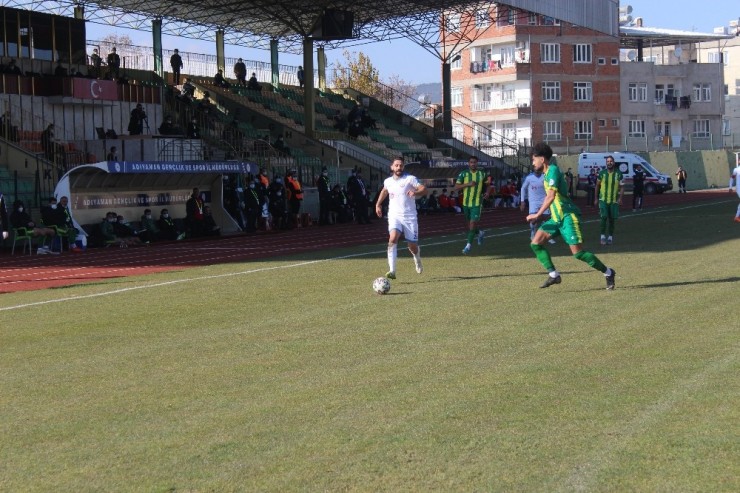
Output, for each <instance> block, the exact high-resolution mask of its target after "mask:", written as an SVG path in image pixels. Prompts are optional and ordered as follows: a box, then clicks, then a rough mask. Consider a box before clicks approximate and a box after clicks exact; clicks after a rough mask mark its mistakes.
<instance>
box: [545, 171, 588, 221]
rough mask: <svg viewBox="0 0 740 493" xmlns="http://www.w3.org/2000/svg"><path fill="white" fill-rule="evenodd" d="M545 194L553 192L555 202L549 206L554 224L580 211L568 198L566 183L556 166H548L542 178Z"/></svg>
mask: <svg viewBox="0 0 740 493" xmlns="http://www.w3.org/2000/svg"><path fill="white" fill-rule="evenodd" d="M544 183H545V193H546V194H548V193H550V190H555V200H553V201H552V204H550V216H551V218H552V220H553V221H555V222H558V223H559V222H562V221H563V218H564V217H565V216H566V215H567V214H580V213H581V209H579V208H578V206H576V204H574V203H573V201H572V200H570V198H569V197H568V182H567V181H565V176H564V175H563V174H562V173H561V172H560V169H559V168H558V167H557V165H554V164H552V163H551V164H550V165H549V166H548V167H547V173H545V178H544Z"/></svg>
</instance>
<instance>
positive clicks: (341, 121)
mask: <svg viewBox="0 0 740 493" xmlns="http://www.w3.org/2000/svg"><path fill="white" fill-rule="evenodd" d="M332 120H334V128H335V129H336V130H338V131H339V132H346V131H347V120H346V119H345V118H342V112H341V111H340V110H337V112H336V113H335V114H334V116H333V117H332Z"/></svg>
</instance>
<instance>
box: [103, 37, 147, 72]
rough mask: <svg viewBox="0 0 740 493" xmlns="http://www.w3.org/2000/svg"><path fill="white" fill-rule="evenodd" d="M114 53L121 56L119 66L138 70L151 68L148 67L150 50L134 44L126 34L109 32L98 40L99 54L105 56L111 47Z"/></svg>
mask: <svg viewBox="0 0 740 493" xmlns="http://www.w3.org/2000/svg"><path fill="white" fill-rule="evenodd" d="M114 46H115V48H116V53H118V56H120V57H121V67H122V68H129V69H138V70H152V68H151V67H149V65H150V63H149V60H150V58H151V52H149V51H148V50H147V48H145V47H143V46H136V45H134V43H133V41H131V38H130V37H128V36H127V35H125V34H123V35H118V34H109V35H107V36H106V37H104V38H103V39H101V40H100V56H102V57H103V60H105V57H106V56H107V55H108V53H110V52H111V50H112V49H113V47H114Z"/></svg>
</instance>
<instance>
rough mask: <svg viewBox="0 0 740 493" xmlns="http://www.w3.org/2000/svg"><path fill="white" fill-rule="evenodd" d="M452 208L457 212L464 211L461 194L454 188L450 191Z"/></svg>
mask: <svg viewBox="0 0 740 493" xmlns="http://www.w3.org/2000/svg"><path fill="white" fill-rule="evenodd" d="M450 210H451V211H452V212H454V213H455V214H460V213H461V212H462V206H461V205H460V196H458V194H457V192H455V191H454V190H453V191H451V192H450Z"/></svg>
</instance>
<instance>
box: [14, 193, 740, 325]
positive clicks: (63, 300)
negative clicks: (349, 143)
mask: <svg viewBox="0 0 740 493" xmlns="http://www.w3.org/2000/svg"><path fill="white" fill-rule="evenodd" d="M733 202H734V201H733ZM717 203H718V202H711V203H708V204H698V205H697V204H695V205H691V206H685V207H679V208H675V207H672V208H670V209H668V210H670V211H680V210H686V209H694V208H698V207H706V206H709V205H716V204H717ZM661 212H666V209H665V208H662V207H661V208H656V209H655V210H650V211H647V212H640V213H636V214H635V215H634V216H633V215H627V216H620V219H627V218H630V217H639V216H645V215H648V214H659V213H661ZM598 220H599V219H591V220H588V221H583V222H584V223H592V222H596V221H598ZM507 227H511V226H507ZM489 231H490V229H489ZM528 231H529V229H528V228H527V229H526V230H524V229H522V230H516V231H507V232H504V233H498V234H493V235H487V236H488V237H493V238H496V237H502V236H510V235H513V234H518V233H521V232H528ZM443 238H444V236H443ZM458 241H460V240H459V239H454V240H446V241H438V242H435V243H424V244H423V246H424V247H425V248H426V247H430V246H440V245H447V244H450V243H456V242H458ZM383 253H386V251H385V250H378V251H370V252H363V253H353V254H350V255H341V256H339V257H330V258H325V259H320V260H309V261H304V262H298V263H294V264H289V265H280V266H275V267H264V268H261V269H250V270H245V271H240V272H229V273H226V274H216V275H209V276H198V277H188V278H185V279H177V280H175V281H166V282H159V283H154V284H146V285H143V286H132V287H129V288H122V289H114V290H112V291H105V292H102V293H94V294H85V295H79V296H69V297H66V298H57V299H53V300H45V301H36V302H33V303H24V304H20V305H11V306H6V307H2V308H0V312H5V311H10V310H19V309H21V308H30V307H34V306H42V305H49V304H53V303H66V302H69V301H76V300H85V299H90V298H98V297H101V296H111V295H114V294H120V293H126V292H129V291H136V290H139V289H149V288H158V287H162V286H170V285H173V284H180V283H183V282H193V281H203V280H208V279H220V278H225V277H233V276H243V275H247V274H256V273H259V272H267V271H271V270H280V269H292V268H296V267H303V266H306V265H313V264H318V263H322V262H332V261H335V260H344V259H348V258H353V257H365V256H368V255H380V254H383Z"/></svg>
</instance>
